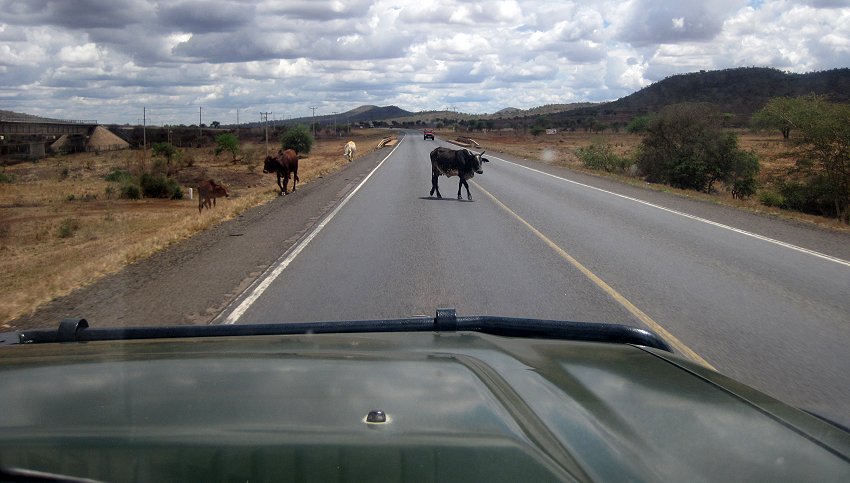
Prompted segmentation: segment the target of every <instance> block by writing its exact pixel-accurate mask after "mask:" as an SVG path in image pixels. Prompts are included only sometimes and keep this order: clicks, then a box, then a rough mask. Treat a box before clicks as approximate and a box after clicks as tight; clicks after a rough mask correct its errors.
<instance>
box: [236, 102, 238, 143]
mask: <svg viewBox="0 0 850 483" xmlns="http://www.w3.org/2000/svg"><path fill="white" fill-rule="evenodd" d="M236 137H237V138H238V137H239V108H238V107H237V108H236Z"/></svg>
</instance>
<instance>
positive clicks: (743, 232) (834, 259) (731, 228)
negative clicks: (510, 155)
mask: <svg viewBox="0 0 850 483" xmlns="http://www.w3.org/2000/svg"><path fill="white" fill-rule="evenodd" d="M488 159H498V160H499V161H502V162H505V163H508V164H512V165H514V166H517V167H520V168H524V169H527V170H529V171H533V172H535V173H539V174H542V175H546V176H549V177H551V178H555V179H559V180H561V181H566V182H567V183H572V184H574V185H577V186H581V187H584V188H590V189H593V190H596V191H600V192H602V193H607V194H609V195H614V196H618V197H620V198H623V199H626V200H629V201H634V202H636V203H640V204H642V205H646V206H649V207H652V208H656V209H659V210H662V211H666V212H668V213H672V214H674V215H679V216H683V217H685V218H690V219H691V220H694V221H699V222H702V223H705V224H708V225H713V226H716V227H718V228H723V229H725V230H729V231H732V232H735V233H738V234H740V235H745V236H748V237H752V238H755V239H757V240H761V241H764V242H768V243H772V244H774V245H778V246H781V247H783V248H788V249H790V250H794V251H797V252H800V253H805V254H806V255H811V256H813V257H817V258H821V259H823V260H827V261H830V262H833V263H837V264H839V265H845V266H847V267H850V261H848V260H844V259H843V258H838V257H833V256H832V255H827V254H825V253H821V252H818V251H815V250H810V249H808V248H804V247H801V246H797V245H794V244H791V243H788V242H784V241H782V240H777V239H775V238H770V237H767V236H764V235H759V234H758V233H753V232H750V231H746V230H742V229H740V228H735V227H734V226H729V225H724V224H723V223H719V222H716V221H712V220H709V219H707V218H702V217H699V216H696V215H691V214H688V213H685V212H683V211H678V210H674V209H672V208H667V207H664V206H661V205H657V204H655V203H651V202H649V201H644V200H641V199H639V198H634V197H632V196H627V195H623V194H620V193H615V192H613V191H608V190H606V189H602V188H597V187H596V186H591V185H589V184H585V183H579V182H578V181H573V180H571V179H567V178H564V177H561V176H558V175H554V174H552V173H547V172H545V171H541V170H539V169H535V168H531V167H528V166H524V165H522V164H519V163H515V162H513V161H508V160H507V159H504V158H500V157H498V156H492V155H491V156H488Z"/></svg>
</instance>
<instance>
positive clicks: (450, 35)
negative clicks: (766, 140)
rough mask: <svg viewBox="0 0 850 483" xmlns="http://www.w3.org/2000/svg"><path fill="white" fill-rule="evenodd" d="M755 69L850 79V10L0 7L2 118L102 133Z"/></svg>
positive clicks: (415, 4) (519, 95) (371, 4)
mask: <svg viewBox="0 0 850 483" xmlns="http://www.w3.org/2000/svg"><path fill="white" fill-rule="evenodd" d="M748 66H758V67H774V68H777V69H780V70H783V71H788V72H796V73H804V72H812V71H819V70H827V69H832V68H839V67H850V0H702V1H690V0H613V1H591V0H582V1H571V0H567V1H559V0H542V1H537V0H534V1H518V0H491V1H483V2H479V1H464V0H431V1H423V0H351V1H338V0H331V1H325V0H287V1H272V0H260V1H255V0H206V1H181V0H168V1H157V0H0V109H3V110H11V111H16V112H23V113H28V114H35V115H41V116H46V117H53V118H60V119H86V120H97V121H98V122H100V123H104V124H106V123H119V124H123V123H130V124H135V123H141V122H142V118H143V115H144V118H145V122H146V123H147V124H149V125H164V124H187V125H190V124H196V123H198V121H199V118H200V120H201V122H203V123H205V124H209V123H210V122H212V121H219V122H220V123H222V124H231V123H235V122H237V112H238V118H239V121H240V122H253V121H259V120H260V113H262V112H267V113H271V114H269V115H268V117H269V119H270V120H272V119H290V118H296V117H306V116H310V115H311V114H312V112H313V111H312V110H311V107H315V108H316V109H315V113H316V115H329V114H332V113H334V112H344V111H347V110H350V109H353V108H356V107H359V106H361V105H364V104H374V105H380V106H387V105H396V106H399V107H401V108H402V109H406V110H408V111H423V110H443V109H453V110H456V111H459V112H466V113H481V114H483V113H492V112H496V111H498V110H500V109H503V108H507V107H515V108H521V109H528V108H532V107H537V106H542V105H547V104H560V103H571V102H602V101H610V100H615V99H619V98H621V97H624V96H626V95H628V94H631V93H632V92H635V91H637V90H639V89H640V88H642V87H645V86H647V85H649V84H651V83H653V82H657V81H659V80H662V79H664V78H665V77H668V76H671V75H675V74H678V73H686V72H694V71H699V70H714V69H725V68H734V67H748Z"/></svg>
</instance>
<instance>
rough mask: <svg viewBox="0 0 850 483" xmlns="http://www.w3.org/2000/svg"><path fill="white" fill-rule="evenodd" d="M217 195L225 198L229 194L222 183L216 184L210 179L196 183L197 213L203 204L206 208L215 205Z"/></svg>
mask: <svg viewBox="0 0 850 483" xmlns="http://www.w3.org/2000/svg"><path fill="white" fill-rule="evenodd" d="M219 196H224V197H225V198H227V197H228V196H230V194H229V193H228V192H227V188H225V187H224V185H221V184H218V183H216V182H215V181H213V180H211V179H209V180H204V181H201V182H200V183H198V213H200V212H201V210H202V209H203V208H204V207H205V206H206V207H207V209H208V210H209V209H211V208H212V207H213V206H215V199H216V198H217V197H219Z"/></svg>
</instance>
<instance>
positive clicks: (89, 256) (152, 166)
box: [0, 129, 388, 328]
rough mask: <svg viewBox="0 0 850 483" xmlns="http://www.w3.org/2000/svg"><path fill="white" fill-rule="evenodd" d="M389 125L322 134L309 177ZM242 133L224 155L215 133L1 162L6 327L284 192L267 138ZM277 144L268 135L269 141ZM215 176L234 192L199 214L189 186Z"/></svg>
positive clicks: (305, 164)
mask: <svg viewBox="0 0 850 483" xmlns="http://www.w3.org/2000/svg"><path fill="white" fill-rule="evenodd" d="M308 134H309V133H308ZM387 134H388V132H387V131H385V130H377V129H372V130H369V129H363V130H355V131H352V133H351V134H350V137H348V138H341V137H332V136H330V135H328V136H325V137H324V138H323V139H319V140H314V143H315V144H314V145H313V147H312V150H311V151H310V155H309V157H307V158H305V159H303V160H302V161H301V166H300V168H301V169H300V170H299V177H300V178H301V183H309V182H310V181H312V180H314V179H316V178H318V177H321V176H323V175H325V174H328V173H330V172H333V171H335V170H337V169H340V168H341V167H343V166H345V165H347V164H348V163H347V160H346V159H345V158H344V157H343V156H342V148H343V144H344V143H345V141H347V140H348V139H353V140H355V142H357V144H358V145H359V146H361V150H362V152H363V153H364V154H366V153H368V152H369V151H370V150H372V149H375V146H376V145H377V143H378V141H379V140H380V139H381V138H383V137H384V136H386V135H387ZM234 138H235V136H234ZM236 140H237V148H238V151H237V152H238V155H237V156H236V157H235V158H234V157H233V156H232V152H231V151H229V150H226V151H222V152H220V153H219V154H222V153H225V156H224V159H222V158H221V157H219V156H217V155H216V150H217V148H218V146H219V144H218V143H217V142H216V143H215V144H213V143H212V142H208V143H206V145H203V146H202V147H194V146H192V147H175V146H172V145H171V144H170V143H165V142H163V143H157V144H154V145H152V146H151V148H150V149H148V150H147V151H143V150H142V149H135V150H125V151H112V152H102V153H80V154H71V155H57V156H54V157H49V158H46V159H42V160H40V161H38V162H21V163H16V164H10V165H7V166H3V167H2V168H0V174H2V177H0V183H2V184H0V292H2V293H3V298H2V299H0V327H6V328H8V327H9V325H8V323H9V322H10V321H11V320H13V319H15V318H16V317H18V316H21V315H23V314H25V313H28V312H31V311H33V310H35V309H36V308H37V307H38V306H39V305H41V304H43V303H45V302H48V301H50V300H51V299H53V298H56V297H59V296H62V295H64V294H67V293H69V292H70V291H72V290H74V289H75V288H78V287H81V286H84V285H86V284H89V283H91V282H93V281H95V280H97V279H98V278H100V277H103V276H104V275H107V274H110V273H114V272H116V271H118V270H119V269H121V268H122V267H123V266H125V265H127V264H129V263H132V262H135V261H138V260H141V259H143V258H146V257H148V256H150V255H151V254H153V253H155V252H157V251H159V250H161V249H163V248H165V247H167V246H169V245H170V244H172V243H175V242H178V241H180V240H183V239H185V238H187V237H189V236H191V235H193V234H195V233H197V232H198V231H200V230H203V229H206V228H208V227H210V226H212V225H215V224H217V223H220V222H221V221H224V220H227V219H230V218H233V217H235V216H237V215H238V214H239V213H241V212H243V211H245V210H246V209H248V208H250V207H253V206H256V205H258V204H261V203H265V202H267V201H269V200H272V199H276V198H277V186H276V184H275V180H274V177H273V176H271V175H264V174H263V173H262V163H263V159H264V157H265V152H266V148H265V145H264V144H263V143H256V142H251V141H244V142H240V141H239V139H238V138H236ZM270 141H271V140H270ZM279 146H280V144H274V143H272V142H270V145H269V150H270V151H272V150H275V151H276V150H277V149H278V147H279ZM234 159H236V161H235V162H234ZM210 178H212V179H215V180H216V181H217V182H219V183H223V184H224V185H225V186H227V188H228V190H229V191H230V198H228V199H227V200H219V203H218V204H217V206H216V208H214V209H211V210H204V211H203V213H202V214H201V215H199V214H198V205H197V200H196V199H195V200H190V199H189V188H192V187H195V186H197V184H196V183H197V182H198V181H200V180H203V179H210ZM222 201H223V202H222Z"/></svg>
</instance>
